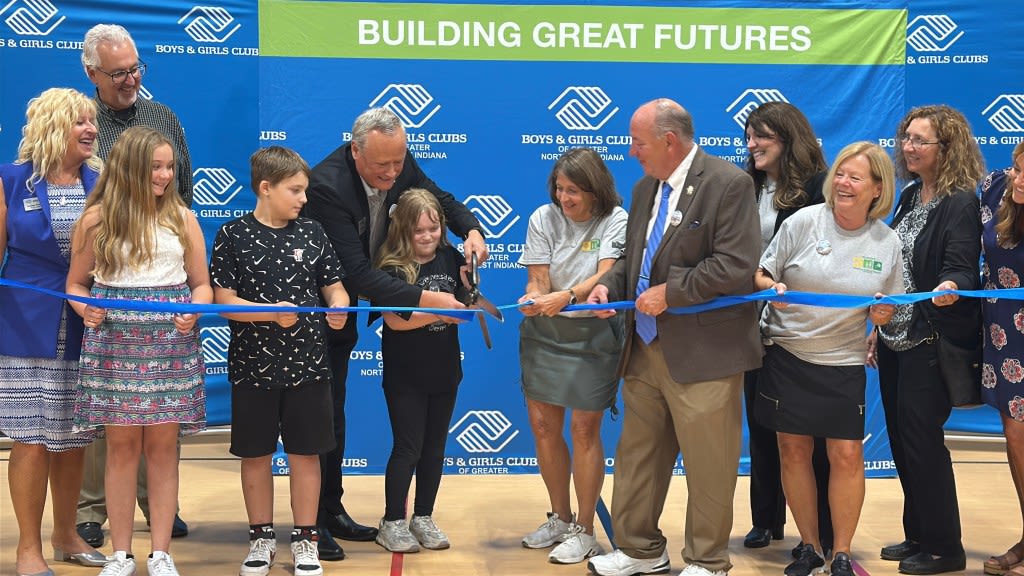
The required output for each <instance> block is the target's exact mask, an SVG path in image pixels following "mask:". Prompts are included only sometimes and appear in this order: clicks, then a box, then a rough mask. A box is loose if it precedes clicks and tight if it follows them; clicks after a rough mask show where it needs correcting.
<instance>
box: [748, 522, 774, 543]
mask: <svg viewBox="0 0 1024 576" xmlns="http://www.w3.org/2000/svg"><path fill="white" fill-rule="evenodd" d="M771 543H772V531H771V530H769V529H767V528H758V527H757V526H754V527H753V528H751V529H750V532H747V535H746V537H745V538H743V547H744V548H764V547H765V546H768V545H769V544H771Z"/></svg>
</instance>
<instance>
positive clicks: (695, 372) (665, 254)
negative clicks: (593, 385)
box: [600, 148, 763, 384]
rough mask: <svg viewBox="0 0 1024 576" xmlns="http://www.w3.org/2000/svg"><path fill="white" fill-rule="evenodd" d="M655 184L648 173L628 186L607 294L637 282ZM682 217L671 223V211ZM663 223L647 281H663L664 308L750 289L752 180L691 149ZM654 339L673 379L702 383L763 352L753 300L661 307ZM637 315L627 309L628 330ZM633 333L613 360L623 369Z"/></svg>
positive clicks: (756, 360) (756, 233)
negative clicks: (688, 310) (622, 234)
mask: <svg viewBox="0 0 1024 576" xmlns="http://www.w3.org/2000/svg"><path fill="white" fill-rule="evenodd" d="M657 193H659V190H658V181H657V180H655V179H654V178H651V177H649V176H645V177H643V178H641V179H640V181H639V182H637V183H636V185H635V186H634V187H633V200H632V204H631V205H630V209H629V223H628V225H627V228H626V251H625V254H624V255H623V257H622V258H620V259H619V260H618V262H616V263H615V266H613V267H612V269H611V270H609V271H608V272H607V273H606V274H605V275H604V276H602V277H601V280H600V283H601V284H604V285H605V286H607V287H608V292H609V294H608V298H609V300H610V301H614V300H635V299H636V283H637V278H638V277H639V275H640V265H641V263H642V262H643V255H644V246H645V244H646V243H647V224H648V222H649V221H650V219H651V216H652V213H651V209H652V207H653V204H654V195H655V194H657ZM675 211H678V212H680V213H681V214H682V219H681V220H680V221H679V223H678V224H676V225H673V224H671V222H672V220H673V218H672V216H673V212H675ZM669 222H670V224H669V227H668V230H667V231H666V232H665V236H664V238H663V239H662V241H661V246H660V247H659V248H658V253H657V254H656V255H655V257H654V261H653V262H652V264H651V286H655V285H657V284H661V283H663V282H667V286H666V295H667V300H668V306H669V307H670V308H673V307H676V306H689V305H692V304H700V303H702V302H707V301H709V300H712V299H714V298H716V297H718V296H725V295H739V294H749V293H751V292H753V291H754V280H753V278H754V270H755V269H756V268H757V264H758V261H759V259H760V256H761V239H760V224H759V220H758V215H757V204H756V200H755V195H754V183H753V181H752V180H751V178H750V176H749V175H747V173H746V172H744V171H742V170H740V169H739V168H737V167H736V166H734V165H733V164H730V163H728V162H726V161H724V160H722V159H720V158H717V157H714V156H710V155H708V154H705V153H704V150H702V149H699V148H698V149H697V153H696V156H695V157H694V160H693V165H692V166H691V167H690V171H689V173H688V174H687V176H686V182H685V183H684V184H683V190H682V193H681V194H680V196H679V202H678V204H677V205H676V207H675V209H674V210H672V209H670V210H669ZM657 322H658V338H660V341H661V349H662V352H663V355H664V358H665V364H666V365H667V366H668V370H669V373H670V374H671V375H672V379H673V380H675V381H676V382H679V383H681V384H682V383H688V382H703V381H706V380H714V379H718V378H722V377H726V376H729V375H732V374H738V373H740V372H744V371H746V370H751V369H754V368H758V367H760V366H761V356H762V354H763V349H762V347H761V339H760V335H759V332H758V319H757V306H756V304H755V303H752V302H751V303H746V304H739V305H736V306H731V307H728V308H719V309H717V310H711V311H708V312H701V313H698V314H671V313H669V312H664V313H662V314H660V315H659V316H658V318H657ZM635 325H636V317H635V313H634V312H633V311H632V310H630V311H629V312H627V314H626V327H627V330H628V332H627V334H632V333H633V332H634V331H635ZM632 344H633V338H627V339H626V346H625V350H624V351H623V354H622V360H621V361H620V363H619V374H620V375H621V374H623V373H624V371H625V367H626V366H627V363H628V362H629V357H630V349H631V346H632Z"/></svg>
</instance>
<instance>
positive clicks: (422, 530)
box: [409, 516, 451, 550]
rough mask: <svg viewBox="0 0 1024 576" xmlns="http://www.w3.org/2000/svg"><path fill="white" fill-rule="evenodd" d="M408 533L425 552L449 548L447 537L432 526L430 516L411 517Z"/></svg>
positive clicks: (434, 525)
mask: <svg viewBox="0 0 1024 576" xmlns="http://www.w3.org/2000/svg"><path fill="white" fill-rule="evenodd" d="M409 533H410V534H412V535H413V536H414V537H415V538H416V540H417V541H418V542H419V543H420V546H423V547H424V548H426V549H427V550H444V549H446V548H449V547H451V544H450V543H449V542H448V536H447V535H445V533H444V532H442V531H441V529H440V528H438V527H437V524H434V519H433V518H431V517H430V516H413V517H412V520H411V521H409Z"/></svg>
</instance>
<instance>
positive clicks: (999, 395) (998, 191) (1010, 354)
mask: <svg viewBox="0 0 1024 576" xmlns="http://www.w3.org/2000/svg"><path fill="white" fill-rule="evenodd" d="M1008 183H1009V176H1008V171H1006V170H999V171H996V172H993V173H991V174H989V175H988V177H986V178H985V180H984V182H983V183H982V186H981V221H982V223H983V224H984V226H985V230H984V233H983V235H982V246H983V256H984V264H983V266H982V273H983V275H984V281H985V289H986V290H995V289H1005V288H1020V287H1021V278H1020V277H1021V274H1022V273H1024V246H1022V245H1021V244H1018V245H1016V246H1014V247H1013V248H1009V249H1007V248H1003V247H1001V246H999V245H998V244H997V243H996V231H995V226H996V220H997V216H996V213H997V211H998V209H999V204H1000V203H1001V202H1002V198H1003V193H1004V192H1005V191H1006V186H1007V184H1008ZM982 311H983V314H984V320H985V324H984V328H985V333H984V338H985V354H984V362H983V364H982V376H981V383H982V388H981V395H982V399H983V400H984V401H985V403H986V404H988V405H989V406H992V407H993V408H995V409H996V410H999V412H1001V413H1002V414H1005V415H1007V416H1009V417H1010V418H1013V419H1014V420H1017V421H1018V422H1024V365H1022V364H1021V361H1022V359H1024V302H1022V301H1021V300H1008V299H1001V298H986V299H985V300H984V302H983V304H982Z"/></svg>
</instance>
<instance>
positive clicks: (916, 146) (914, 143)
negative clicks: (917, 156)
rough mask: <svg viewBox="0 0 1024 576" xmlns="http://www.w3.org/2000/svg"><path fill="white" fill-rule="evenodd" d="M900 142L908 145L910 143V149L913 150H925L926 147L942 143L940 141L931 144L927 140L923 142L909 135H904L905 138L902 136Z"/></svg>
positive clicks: (933, 141)
mask: <svg viewBox="0 0 1024 576" xmlns="http://www.w3.org/2000/svg"><path fill="white" fill-rule="evenodd" d="M900 142H901V143H903V144H906V143H908V142H909V143H910V148H911V149H913V150H920V149H921V148H923V147H925V146H931V145H932V144H940V143H941V142H939V141H938V140H932V141H931V142H929V141H927V140H921V139H920V138H918V137H917V136H911V135H909V134H904V135H903V136H900Z"/></svg>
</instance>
